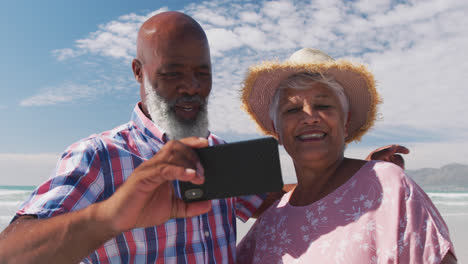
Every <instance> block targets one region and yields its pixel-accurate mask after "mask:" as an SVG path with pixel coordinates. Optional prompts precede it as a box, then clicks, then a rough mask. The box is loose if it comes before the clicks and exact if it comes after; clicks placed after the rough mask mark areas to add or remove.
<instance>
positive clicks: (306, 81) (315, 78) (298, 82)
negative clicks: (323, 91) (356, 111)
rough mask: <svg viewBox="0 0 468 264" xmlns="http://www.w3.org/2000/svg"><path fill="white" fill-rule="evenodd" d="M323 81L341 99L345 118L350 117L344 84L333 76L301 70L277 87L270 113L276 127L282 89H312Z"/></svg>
mask: <svg viewBox="0 0 468 264" xmlns="http://www.w3.org/2000/svg"><path fill="white" fill-rule="evenodd" d="M314 83H321V84H323V85H325V86H327V87H328V88H329V89H331V90H332V91H333V92H335V94H336V96H338V99H339V101H340V104H341V106H342V109H343V114H344V117H345V120H346V119H347V118H348V114H349V100H348V97H347V96H346V94H345V92H344V89H343V86H341V84H339V83H338V82H336V81H335V80H334V79H333V78H332V77H326V76H323V75H322V74H319V73H311V72H301V73H297V74H294V75H291V76H289V77H288V78H287V79H285V80H283V81H282V82H281V83H280V84H279V85H278V89H276V91H275V93H274V95H273V99H272V102H271V105H270V109H269V112H268V114H269V115H270V118H271V120H272V121H273V125H274V126H275V127H276V122H277V117H278V102H279V99H280V96H281V91H282V90H284V89H286V88H290V89H295V90H307V89H310V88H311V86H312V84H314Z"/></svg>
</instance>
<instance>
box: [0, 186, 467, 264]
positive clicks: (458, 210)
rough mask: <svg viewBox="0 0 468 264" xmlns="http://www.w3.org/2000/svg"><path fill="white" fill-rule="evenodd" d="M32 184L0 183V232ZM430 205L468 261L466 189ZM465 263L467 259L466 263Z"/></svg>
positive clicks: (241, 231) (435, 195) (243, 228)
mask: <svg viewBox="0 0 468 264" xmlns="http://www.w3.org/2000/svg"><path fill="white" fill-rule="evenodd" d="M34 188H35V187H34V186H1V185H0V232H1V231H3V230H4V229H5V228H6V227H7V226H8V224H9V223H10V221H11V220H12V218H13V216H14V215H15V212H16V211H17V210H18V208H19V207H20V206H21V204H22V203H23V202H24V201H25V200H26V199H27V198H28V197H29V195H30V194H31V192H32V191H33V190H34ZM428 196H429V197H430V198H431V200H432V202H433V203H434V205H435V206H436V207H437V209H438V210H439V211H440V213H441V215H442V217H443V218H444V219H445V221H446V222H447V225H448V227H449V230H450V234H451V238H452V242H453V243H454V245H455V251H456V252H457V255H458V261H459V263H463V262H464V261H468V253H467V252H468V251H466V248H468V247H467V245H468V228H467V227H466V223H468V192H429V193H428ZM237 223H238V241H240V240H241V238H242V237H243V236H244V235H245V234H246V233H247V231H248V229H249V228H250V226H251V225H252V224H253V223H254V220H249V221H248V222H247V223H245V224H243V223H241V222H240V221H238V222H237ZM467 263H468V262H467Z"/></svg>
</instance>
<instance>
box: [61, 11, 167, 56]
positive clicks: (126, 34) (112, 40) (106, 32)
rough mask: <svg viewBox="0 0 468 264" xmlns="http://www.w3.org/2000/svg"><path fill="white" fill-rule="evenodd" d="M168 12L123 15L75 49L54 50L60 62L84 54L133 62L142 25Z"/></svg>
mask: <svg viewBox="0 0 468 264" xmlns="http://www.w3.org/2000/svg"><path fill="white" fill-rule="evenodd" d="M164 11H167V8H166V7H163V8H160V9H158V10H155V11H153V12H150V13H148V14H146V15H144V16H141V15H136V14H134V13H131V14H128V15H122V16H120V17H119V18H118V19H117V20H115V21H110V22H108V23H106V24H103V25H99V30H97V31H95V32H91V33H90V34H89V35H88V36H87V37H86V38H83V39H78V40H76V41H75V46H74V48H64V49H58V50H53V51H52V54H53V55H54V56H56V57H57V59H58V60H66V59H68V58H74V57H77V56H80V55H84V54H91V55H98V56H103V57H110V58H115V59H123V60H125V61H126V62H129V61H131V59H133V57H134V56H135V53H136V36H137V32H138V28H139V27H140V26H141V24H142V23H143V22H144V21H145V20H147V19H148V18H150V17H151V16H153V15H155V14H157V13H161V12H164Z"/></svg>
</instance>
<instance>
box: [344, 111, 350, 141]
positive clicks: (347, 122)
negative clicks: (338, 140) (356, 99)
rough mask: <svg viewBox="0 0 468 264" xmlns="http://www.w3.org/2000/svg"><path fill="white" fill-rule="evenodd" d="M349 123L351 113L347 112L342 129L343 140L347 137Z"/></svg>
mask: <svg viewBox="0 0 468 264" xmlns="http://www.w3.org/2000/svg"><path fill="white" fill-rule="evenodd" d="M350 121H351V111H348V115H347V117H346V122H345V127H344V130H345V131H344V134H345V138H347V137H348V129H349V122H350Z"/></svg>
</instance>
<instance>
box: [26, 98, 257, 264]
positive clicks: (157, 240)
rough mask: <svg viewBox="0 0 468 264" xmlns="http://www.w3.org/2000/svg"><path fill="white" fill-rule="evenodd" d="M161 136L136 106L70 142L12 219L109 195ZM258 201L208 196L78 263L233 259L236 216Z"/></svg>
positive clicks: (53, 212)
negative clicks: (206, 203)
mask: <svg viewBox="0 0 468 264" xmlns="http://www.w3.org/2000/svg"><path fill="white" fill-rule="evenodd" d="M164 138H165V137H164V133H163V132H162V131H161V130H160V129H158V127H157V126H156V125H155V124H154V123H152V122H151V120H149V119H148V118H147V117H146V116H145V115H144V114H143V113H142V112H141V110H140V107H139V104H137V105H136V106H135V109H134V111H133V113H132V118H131V121H130V122H128V123H126V124H124V125H122V126H119V127H117V128H115V129H113V130H110V131H106V132H103V133H101V134H99V135H91V136H90V137H88V138H86V139H84V140H81V141H79V142H77V143H75V144H73V145H71V146H70V147H69V148H68V149H67V150H66V151H65V152H64V153H63V154H62V156H61V159H60V160H59V162H58V164H57V167H56V171H55V173H54V174H53V175H52V177H51V178H50V179H49V180H48V181H47V182H45V183H44V184H42V185H40V186H39V187H38V188H37V189H36V190H35V191H34V192H33V193H32V194H31V196H30V198H29V199H28V200H27V201H26V202H25V203H24V204H23V205H22V206H21V208H20V210H19V211H18V212H17V217H18V216H20V215H25V214H30V215H37V217H38V218H48V217H52V216H55V215H58V214H62V213H66V212H71V211H76V210H79V209H82V208H85V207H87V206H89V205H90V204H92V203H95V202H99V201H103V200H105V199H107V198H109V197H110V196H111V195H112V194H113V193H114V192H115V190H116V189H117V188H118V187H119V186H120V185H121V184H122V183H123V182H124V181H125V180H126V179H127V178H128V177H129V176H130V174H131V173H132V172H133V170H134V169H135V168H136V167H138V165H140V164H141V163H142V162H144V161H145V160H147V159H149V158H151V157H152V156H153V155H154V154H155V153H156V152H158V150H159V149H160V148H161V147H162V146H163V145H164V143H165V141H164V140H163V139H164ZM208 140H209V142H210V145H216V144H223V143H224V141H222V140H221V139H219V138H218V137H216V136H215V135H213V134H210V135H209V137H208ZM262 201H263V200H262V198H261V197H259V196H248V197H237V198H228V199H220V200H213V201H212V210H211V211H210V212H208V213H206V214H203V215H200V216H197V217H193V218H187V219H171V220H169V221H167V222H166V223H165V224H163V225H159V226H155V227H151V228H136V229H133V230H130V231H127V232H124V233H122V234H121V235H119V236H117V237H115V238H113V239H111V240H109V241H107V242H106V243H105V244H104V245H103V246H101V247H100V248H98V249H97V250H96V251H94V252H93V253H92V254H91V255H89V256H88V257H87V258H86V259H84V260H83V262H82V263H233V262H234V261H235V252H236V251H235V247H236V216H237V217H239V218H240V219H241V220H243V221H246V220H247V219H248V218H249V217H250V216H251V214H252V213H253V212H254V211H255V210H256V208H258V207H259V206H260V204H261V203H262Z"/></svg>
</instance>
